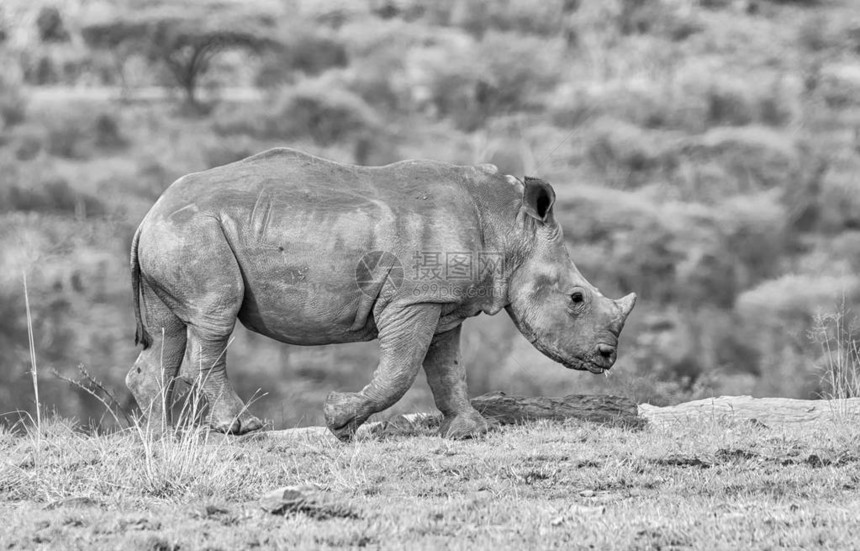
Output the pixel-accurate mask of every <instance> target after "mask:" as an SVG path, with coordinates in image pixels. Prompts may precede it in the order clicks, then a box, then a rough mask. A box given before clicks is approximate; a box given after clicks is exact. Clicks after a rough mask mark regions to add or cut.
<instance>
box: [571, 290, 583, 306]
mask: <svg viewBox="0 0 860 551" xmlns="http://www.w3.org/2000/svg"><path fill="white" fill-rule="evenodd" d="M583 300H585V297H584V296H583V295H582V293H581V292H579V291H576V292H574V293H573V294H571V295H570V301H571V302H572V303H574V304H579V303H580V302H582V301H583Z"/></svg>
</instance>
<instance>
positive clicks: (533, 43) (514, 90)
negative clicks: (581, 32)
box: [406, 32, 563, 131]
mask: <svg viewBox="0 0 860 551" xmlns="http://www.w3.org/2000/svg"><path fill="white" fill-rule="evenodd" d="M562 50H563V44H562V43H561V42H560V41H558V42H552V43H550V44H548V43H547V41H546V40H540V39H537V38H533V37H529V36H521V35H515V34H513V33H507V34H503V33H498V32H490V33H487V35H486V36H484V38H483V40H482V41H481V42H479V43H476V42H474V41H472V40H470V39H468V38H467V37H464V36H461V35H456V34H453V33H452V34H451V36H449V37H447V39H446V40H444V41H443V40H439V41H438V42H437V43H436V44H435V45H434V46H433V47H427V48H415V49H413V50H411V51H410V52H409V54H408V58H407V61H406V66H407V67H409V68H410V69H409V71H407V75H406V76H407V78H408V79H409V80H410V88H411V89H412V90H413V102H414V104H415V107H416V108H418V109H420V110H424V111H427V112H429V113H430V114H432V115H435V116H438V117H447V118H450V119H451V120H452V121H453V122H454V123H455V124H456V125H457V126H458V127H459V128H461V129H463V130H466V131H472V130H474V129H476V128H478V127H480V126H481V125H483V124H484V122H485V121H486V119H487V118H488V117H492V116H498V115H506V114H509V113H513V112H517V111H529V110H534V109H537V108H538V107H540V106H542V105H543V103H544V101H545V96H546V95H547V94H548V92H549V91H550V90H552V89H553V88H554V86H555V85H556V83H557V82H558V69H557V67H558V65H559V64H560V63H561V52H562Z"/></svg>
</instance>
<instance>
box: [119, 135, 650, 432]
mask: <svg viewBox="0 0 860 551" xmlns="http://www.w3.org/2000/svg"><path fill="white" fill-rule="evenodd" d="M554 202H555V192H554V191H553V188H552V187H551V186H550V185H549V184H548V183H546V182H545V181H543V180H540V179H537V178H529V177H525V178H523V179H522V180H520V179H518V178H516V177H514V176H510V175H503V174H500V173H499V171H498V169H497V168H496V167H494V166H492V165H479V166H456V165H451V164H447V163H442V162H435V161H415V160H413V161H403V162H398V163H394V164H390V165H387V166H380V167H361V166H349V165H344V164H339V163H336V162H332V161H328V160H324V159H321V158H319V157H315V156H312V155H308V154H305V153H302V152H299V151H295V150H292V149H286V148H278V149H272V150H269V151H266V152H263V153H260V154H258V155H254V156H252V157H249V158H247V159H244V160H241V161H238V162H235V163H232V164H229V165H225V166H221V167H217V168H213V169H210V170H206V171H204V172H198V173H194V174H189V175H187V176H184V177H182V178H180V179H179V180H177V181H176V182H175V183H173V184H172V185H171V186H170V187H169V188H168V189H167V190H166V191H165V192H164V193H163V194H162V195H161V197H160V198H159V199H158V201H157V202H156V203H155V205H154V206H153V207H152V209H151V210H150V211H149V213H148V214H147V215H146V217H145V218H144V220H143V221H142V222H141V224H140V226H139V227H138V229H137V232H136V233H135V235H134V238H133V242H132V248H131V275H132V285H133V291H134V312H135V317H136V320H137V332H136V343H140V344H142V345H143V351H142V352H141V353H140V356H139V357H138V358H137V361H136V362H135V363H134V366H133V367H132V368H131V370H130V371H129V373H128V376H127V377H126V384H127V385H128V387H129V389H130V390H131V392H132V393H133V395H134V397H135V399H136V401H137V403H138V405H139V406H140V407H141V409H142V410H143V411H144V412H145V413H146V414H147V415H148V416H149V418H150V422H155V423H156V425H158V424H161V425H162V426H164V423H166V422H169V419H168V418H167V416H168V413H167V412H168V407H167V403H168V401H169V399H170V393H171V388H172V382H173V381H174V380H175V379H176V378H177V377H183V378H186V379H197V381H198V382H199V384H200V388H201V390H202V394H203V396H204V397H205V399H206V401H207V402H208V405H209V411H210V417H209V423H210V425H211V427H212V428H213V429H216V430H219V431H224V432H230V433H237V434H241V433H245V432H248V431H253V430H256V429H259V428H260V427H261V426H262V423H261V422H260V420H259V419H258V418H257V417H255V416H253V415H252V414H251V413H249V412H248V411H247V407H246V406H245V404H244V403H243V402H242V400H241V399H240V398H239V396H238V395H237V394H236V392H235V390H234V389H233V387H232V385H231V383H230V382H229V380H228V377H227V371H226V359H225V355H226V354H225V352H226V347H227V344H228V339H229V338H230V335H231V333H232V331H233V328H234V325H235V322H236V319H237V318H238V319H239V321H241V322H242V324H243V325H244V326H245V327H247V328H248V329H250V330H251V331H255V332H257V333H260V334H262V335H266V336H268V337H271V338H273V339H276V340H278V341H281V342H283V343H288V344H293V345H322V344H332V343H348V342H357V341H368V340H373V339H379V347H380V359H379V364H378V366H377V367H376V370H375V371H374V373H373V376H372V378H371V380H370V383H369V384H367V386H365V387H364V388H363V389H361V390H360V391H358V392H332V393H331V394H329V395H328V397H327V399H326V401H325V404H324V408H323V409H324V414H325V420H326V425H327V426H328V428H329V429H330V430H331V432H333V433H334V434H335V435H336V436H337V437H338V438H340V439H342V440H348V439H349V438H351V437H352V435H354V433H355V431H356V429H357V428H358V427H359V426H360V425H361V424H362V423H363V422H364V421H366V420H367V419H368V417H370V416H371V415H372V414H374V413H376V412H379V411H382V410H384V409H386V408H388V407H389V406H391V405H393V404H394V403H395V402H397V401H398V400H399V399H400V398H401V397H402V396H403V394H404V393H405V392H406V391H407V390H408V389H409V387H410V386H411V385H412V383H413V381H414V380H415V377H416V375H417V374H418V372H419V371H420V369H421V367H422V366H423V367H424V371H425V373H426V376H427V381H428V383H429V385H430V388H431V390H432V393H433V398H434V401H435V403H436V406H437V407H438V409H439V410H440V411H441V412H442V414H443V421H442V425H441V429H440V432H441V434H442V435H444V436H447V437H451V438H466V437H470V436H475V435H479V434H481V433H483V432H485V431H486V430H487V429H488V424H487V421H486V420H485V419H484V418H483V417H482V416H481V415H480V414H479V413H478V412H477V411H476V410H475V409H474V408H473V407H472V406H471V405H470V403H469V396H468V392H467V387H466V366H464V365H463V363H462V362H461V356H460V347H459V341H460V328H461V325H462V323H463V321H464V320H466V319H467V318H470V317H472V316H477V315H479V314H481V313H485V314H489V315H493V314H496V313H498V312H499V311H501V310H503V309H504V310H506V311H507V313H508V315H509V316H510V317H511V319H512V320H513V322H514V324H515V325H516V327H517V328H518V329H519V331H520V332H521V333H522V334H523V335H524V336H525V338H526V339H528V341H529V342H531V344H532V345H534V346H535V347H536V348H537V349H538V350H540V351H541V352H543V353H544V354H545V355H546V356H548V357H550V358H551V359H553V360H555V361H557V362H559V363H561V364H562V365H564V366H565V367H567V368H570V369H576V370H588V371H590V372H592V373H602V372H604V371H605V370H607V369H609V368H610V367H612V365H613V364H614V362H615V359H616V349H617V346H618V338H619V334H620V333H621V330H622V327H623V326H624V322H625V320H626V319H627V316H628V314H630V311H631V310H632V308H633V305H634V303H635V301H636V295H635V294H633V293H631V294H629V295H627V296H626V297H624V298H622V299H620V300H611V299H609V298H607V297H605V296H603V295H602V294H601V293H600V292H599V291H598V289H597V288H595V287H594V286H593V285H591V284H590V283H589V282H588V281H586V279H585V278H584V277H583V276H582V274H581V273H580V272H579V270H578V269H577V268H576V266H575V265H574V263H573V261H572V260H571V258H570V256H569V254H568V251H567V249H566V247H565V243H564V239H563V235H562V228H561V225H560V224H559V223H558V222H557V221H556V219H555V216H554V214H553V205H554ZM180 367H181V368H182V369H181V370H180Z"/></svg>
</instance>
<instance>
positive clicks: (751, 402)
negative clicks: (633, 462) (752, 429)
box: [639, 396, 860, 425]
mask: <svg viewBox="0 0 860 551" xmlns="http://www.w3.org/2000/svg"><path fill="white" fill-rule="evenodd" d="M639 415H640V416H641V417H643V418H645V419H647V420H648V421H649V422H650V423H654V424H668V423H677V422H690V421H701V420H707V419H720V420H733V421H749V422H759V423H763V424H765V425H772V424H773V425H775V424H785V423H790V424H795V423H814V422H823V421H835V420H855V421H856V420H860V398H847V399H841V400H796V399H793V398H753V397H752V396H720V397H719V398H706V399H704V400H695V401H693V402H685V403H683V404H678V405H676V406H666V407H657V406H652V405H650V404H641V405H640V406H639Z"/></svg>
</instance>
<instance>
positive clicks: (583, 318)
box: [506, 177, 636, 373]
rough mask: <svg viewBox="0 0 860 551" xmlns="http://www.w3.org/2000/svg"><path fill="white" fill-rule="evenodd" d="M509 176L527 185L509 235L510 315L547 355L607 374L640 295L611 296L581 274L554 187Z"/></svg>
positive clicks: (537, 180)
mask: <svg viewBox="0 0 860 551" xmlns="http://www.w3.org/2000/svg"><path fill="white" fill-rule="evenodd" d="M508 179H509V181H510V182H511V183H513V184H514V185H517V186H519V187H520V188H522V190H523V191H522V198H523V199H522V206H521V207H520V209H519V212H518V214H517V219H516V226H515V230H514V231H513V232H512V234H511V236H510V238H509V239H510V242H509V246H512V247H513V248H514V250H515V253H514V254H513V255H512V258H513V259H514V262H513V269H512V271H511V273H510V279H509V281H508V300H509V304H508V305H507V307H506V309H507V312H508V315H510V316H511V319H512V320H513V321H514V324H516V326H517V328H518V329H519V330H520V332H521V333H522V334H523V336H525V337H526V339H528V340H529V342H531V343H532V345H534V347H535V348H537V349H538V350H540V351H541V352H543V354H544V355H546V356H547V357H549V358H551V359H553V360H555V361H557V362H559V363H561V364H562V365H564V366H565V367H567V368H570V369H578V370H588V371H590V372H592V373H603V372H604V371H605V370H607V369H609V368H610V367H612V365H613V364H614V363H615V358H616V351H617V348H618V337H619V335H620V334H621V329H622V328H623V327H624V322H625V321H626V320H627V316H628V315H629V314H630V311H631V310H632V309H633V305H634V304H635V303H636V294H635V293H630V294H629V295H627V296H626V297H624V298H622V299H619V300H612V299H610V298H607V297H605V296H603V295H602V294H601V293H600V291H599V290H598V289H597V288H596V287H595V286H593V285H592V284H591V283H589V282H588V281H587V280H586V279H585V277H583V276H582V274H581V273H580V272H579V270H578V269H577V268H576V266H575V265H574V263H573V261H572V260H571V258H570V255H569V254H568V252H567V248H566V247H565V244H564V238H563V236H562V229H561V226H560V225H559V224H558V222H556V220H555V217H554V216H553V204H554V203H555V192H554V191H553V189H552V186H550V185H549V184H548V183H546V182H544V181H543V180H539V179H537V178H528V177H526V178H525V180H524V181H523V182H520V181H519V180H517V179H516V178H513V177H508Z"/></svg>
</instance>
